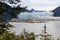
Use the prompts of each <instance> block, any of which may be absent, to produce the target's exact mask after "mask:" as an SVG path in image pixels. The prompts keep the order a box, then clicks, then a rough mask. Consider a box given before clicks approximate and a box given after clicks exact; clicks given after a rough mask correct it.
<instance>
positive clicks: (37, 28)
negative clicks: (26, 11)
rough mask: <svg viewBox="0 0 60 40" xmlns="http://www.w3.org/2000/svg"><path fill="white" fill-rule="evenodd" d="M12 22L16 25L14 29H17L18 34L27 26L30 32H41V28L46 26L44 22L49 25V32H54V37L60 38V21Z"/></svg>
mask: <svg viewBox="0 0 60 40" xmlns="http://www.w3.org/2000/svg"><path fill="white" fill-rule="evenodd" d="M10 24H12V25H14V26H15V28H14V29H13V30H14V31H16V34H20V33H22V32H23V29H24V28H26V30H27V31H29V32H34V33H35V34H40V33H41V30H42V29H43V28H44V24H46V26H47V32H48V33H49V34H52V35H53V37H54V38H55V39H56V38H60V21H51V22H48V23H19V22H10Z"/></svg>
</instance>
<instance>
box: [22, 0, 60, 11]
mask: <svg viewBox="0 0 60 40" xmlns="http://www.w3.org/2000/svg"><path fill="white" fill-rule="evenodd" d="M21 3H22V6H28V9H32V8H34V9H36V10H53V9H55V8H56V7H58V6H59V5H60V0H21Z"/></svg>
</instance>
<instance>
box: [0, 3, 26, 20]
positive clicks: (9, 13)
mask: <svg viewBox="0 0 60 40" xmlns="http://www.w3.org/2000/svg"><path fill="white" fill-rule="evenodd" d="M24 9H25V7H24V8H23V7H20V6H17V7H13V8H12V7H11V6H10V5H8V4H6V3H3V2H0V15H3V16H2V17H1V18H2V19H3V20H11V19H12V18H17V15H18V14H19V13H20V12H23V10H24ZM1 18H0V19H1Z"/></svg>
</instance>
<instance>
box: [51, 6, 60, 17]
mask: <svg viewBox="0 0 60 40" xmlns="http://www.w3.org/2000/svg"><path fill="white" fill-rule="evenodd" d="M52 12H54V16H55V17H59V16H60V6H58V7H57V8H56V9H54V10H53V11H52Z"/></svg>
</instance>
